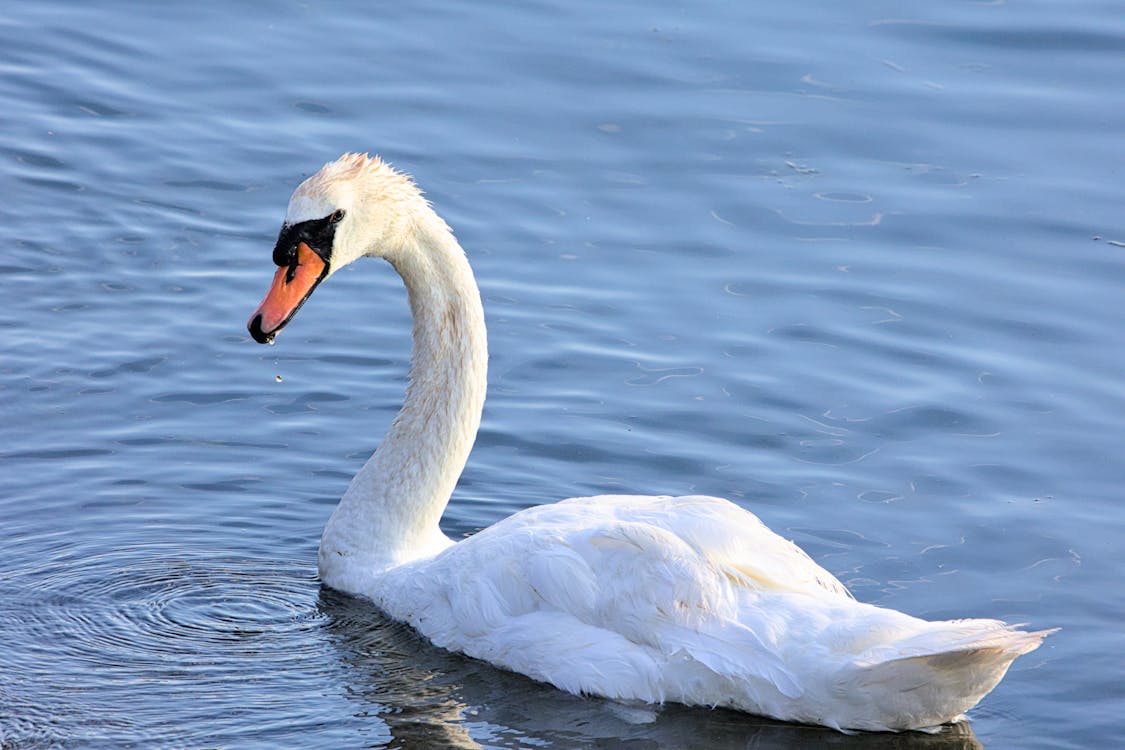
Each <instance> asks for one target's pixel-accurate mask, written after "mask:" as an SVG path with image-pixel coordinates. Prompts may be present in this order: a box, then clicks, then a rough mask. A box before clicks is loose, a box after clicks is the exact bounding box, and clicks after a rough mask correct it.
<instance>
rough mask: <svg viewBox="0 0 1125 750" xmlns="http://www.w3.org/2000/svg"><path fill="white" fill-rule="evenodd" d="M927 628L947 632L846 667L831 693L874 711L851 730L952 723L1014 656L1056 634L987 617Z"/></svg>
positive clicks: (991, 685) (929, 634)
mask: <svg viewBox="0 0 1125 750" xmlns="http://www.w3.org/2000/svg"><path fill="white" fill-rule="evenodd" d="M933 624H934V625H948V626H949V627H948V628H946V629H935V630H933V631H930V632H927V633H923V634H921V635H919V636H915V637H912V638H909V639H906V640H905V641H902V642H899V643H896V644H891V645H890V646H888V647H883V648H881V649H879V650H878V651H879V652H881V653H878V654H874V653H869V654H866V655H865V656H866V657H867V658H862V659H859V660H857V661H856V662H854V663H853V665H852V667H851V668H850V669H849V670H847V672H846V674H845V676H844V679H842V680H841V681H840V683H839V684H838V685H837V691H838V694H839V695H842V696H843V695H846V696H849V697H850V698H852V699H855V700H853V701H852V702H853V703H863V704H866V705H868V706H870V707H871V709H872V710H873V712H872V714H871V716H870V722H869V723H868V725H867V726H861V727H855V728H857V729H868V728H870V729H918V728H923V727H930V726H937V725H940V724H944V723H947V722H951V721H956V720H957V719H959V718H960V717H961V715H962V714H964V712H965V711H968V710H969V709H970V708H972V707H973V706H975V705H976V704H977V703H978V702H980V700H981V699H982V698H983V697H984V696H985V695H987V694H988V693H989V691H991V690H992V689H993V688H994V687H996V684H997V683H999V682H1000V680H1001V678H1003V676H1004V674H1005V673H1006V672H1007V671H1008V667H1009V666H1010V665H1011V663H1012V661H1013V660H1015V658H1016V657H1018V656H1020V655H1022V654H1026V653H1027V652H1029V651H1032V650H1034V649H1036V648H1038V647H1039V644H1040V643H1042V642H1043V639H1044V638H1045V637H1047V636H1048V635H1050V634H1051V633H1053V632H1055V631H1054V630H1039V631H1034V632H1028V631H1024V630H1017V629H1015V628H1013V627H1011V626H1007V625H1004V624H1003V623H998V622H996V621H990V620H978V621H971V620H970V621H954V622H949V623H933ZM943 630H944V632H943ZM974 631H975V632H974ZM887 651H893V652H894V653H895V655H893V656H889V655H888V654H887Z"/></svg>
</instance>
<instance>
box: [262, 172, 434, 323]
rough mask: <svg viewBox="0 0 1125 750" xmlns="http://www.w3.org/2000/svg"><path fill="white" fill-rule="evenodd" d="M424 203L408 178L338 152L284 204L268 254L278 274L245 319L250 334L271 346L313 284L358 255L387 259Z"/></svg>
mask: <svg viewBox="0 0 1125 750" xmlns="http://www.w3.org/2000/svg"><path fill="white" fill-rule="evenodd" d="M426 205H427V204H426V201H425V199H424V198H423V197H422V194H421V192H420V191H419V190H418V188H417V187H415V186H414V183H413V182H411V180H410V178H409V177H407V176H406V175H403V174H400V173H398V172H396V171H395V170H394V169H392V168H391V167H390V166H388V165H387V164H386V163H384V162H383V161H382V160H381V159H379V157H377V156H376V157H370V156H368V155H367V154H345V155H344V156H341V157H340V158H339V159H337V160H336V161H333V162H329V163H328V164H325V165H324V166H323V167H321V169H320V171H319V172H317V173H316V174H314V175H313V176H311V177H309V178H308V179H307V180H305V181H304V182H302V183H301V184H300V185H299V186H297V189H296V190H294V191H293V196H292V197H291V198H290V199H289V210H288V211H287V212H286V215H285V223H284V224H282V225H281V233H280V234H279V235H278V237H277V245H276V246H275V247H274V249H273V262H274V263H276V264H277V266H278V270H277V272H276V273H275V274H274V278H273V283H272V284H271V285H270V289H269V292H267V293H266V297H265V299H263V300H262V304H260V305H259V306H258V309H257V310H255V311H254V313H253V314H252V315H251V316H250V323H249V324H248V326H247V328H249V330H250V335H251V336H253V337H254V340H255V341H257V342H258V343H260V344H265V343H268V342H270V341H272V340H273V337H274V336H276V335H277V333H278V331H280V330H281V329H282V328H284V327H285V326H286V324H287V323H288V322H289V321H290V320H291V319H292V318H293V316H294V315H295V314H296V313H297V310H299V309H300V307H301V305H303V304H304V303H305V300H307V299H308V298H309V297H310V296H311V295H312V293H313V290H315V289H316V288H317V286H318V285H319V284H320V282H322V281H324V280H325V279H326V278H328V277H329V276H331V275H332V274H333V273H335V272H336V271H338V270H339V269H341V268H343V267H344V266H346V265H348V264H349V263H351V262H353V261H355V260H358V259H359V258H361V257H363V256H365V255H369V256H374V257H385V258H389V259H392V260H393V259H394V257H395V256H396V254H398V253H401V252H402V251H403V248H404V247H405V246H406V245H407V244H408V240H409V239H410V236H411V235H412V233H413V231H414V223H415V220H416V219H417V217H418V216H419V215H421V214H422V213H426V212H425V211H420V209H424V207H425V206H426Z"/></svg>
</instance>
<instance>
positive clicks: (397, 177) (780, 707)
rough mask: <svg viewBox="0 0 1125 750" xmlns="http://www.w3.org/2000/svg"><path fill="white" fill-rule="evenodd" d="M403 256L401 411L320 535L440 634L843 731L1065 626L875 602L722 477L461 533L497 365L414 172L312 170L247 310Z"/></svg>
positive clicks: (374, 167)
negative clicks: (711, 487) (450, 532)
mask: <svg viewBox="0 0 1125 750" xmlns="http://www.w3.org/2000/svg"><path fill="white" fill-rule="evenodd" d="M364 257H372V258H381V259H384V260H386V261H388V262H389V263H390V265H391V266H392V267H393V268H394V270H395V271H397V272H398V274H399V275H400V276H401V278H402V281H403V284H404V286H405V287H406V292H407V297H408V299H409V304H410V310H411V313H412V318H413V331H412V336H413V347H412V353H411V361H410V375H409V380H408V384H407V388H406V394H405V397H404V400H403V404H402V407H401V410H400V411H399V412H398V415H397V416H396V417H395V418H394V420H393V421H392V423H391V425H390V427H389V428H388V430H387V432H386V434H385V436H384V437H383V440H382V441H381V443H380V444H379V446H378V448H377V449H376V450H375V452H374V453H373V455H372V456H371V457H370V459H368V460H367V462H366V463H364V465H363V466H362V468H361V469H360V470H359V471H358V473H356V475H355V476H354V478H353V479H352V480H351V483H350V484H349V485H348V488H347V490H346V491H345V492H344V495H343V497H342V498H341V500H340V502H339V504H338V505H337V506H336V508H335V510H334V511H333V512H332V514H331V517H330V518H329V520H328V522H327V525H326V526H325V528H324V532H323V535H322V537H321V540H320V548H319V554H318V568H319V573H320V580H321V582H322V583H323V584H324V585H325V586H328V587H330V588H332V589H336V590H338V591H341V592H344V593H346V594H350V595H353V596H358V597H365V598H367V599H369V600H370V601H371V602H373V603H374V605H375V606H376V607H378V608H379V609H380V610H382V611H383V612H384V613H385V614H386V615H387V616H389V617H390V618H392V619H395V620H398V621H401V622H405V623H408V624H409V625H411V626H412V627H413V628H414V629H416V630H417V631H418V632H419V633H421V634H422V635H423V636H424V637H425V638H427V639H428V640H429V641H431V642H432V643H434V644H435V645H437V646H439V647H442V648H445V649H448V650H450V651H453V652H459V653H461V654H464V655H466V656H468V657H472V658H475V659H479V660H483V661H485V662H488V663H490V664H492V665H494V666H497V667H500V668H503V669H506V670H510V671H513V672H517V673H521V674H523V675H526V676H528V677H530V678H532V679H534V680H538V681H541V682H545V683H549V684H551V685H554V686H555V687H557V688H559V689H561V690H564V691H567V692H570V693H574V694H580V695H588V696H598V697H602V698H605V699H609V700H616V701H625V702H632V701H636V702H644V703H651V704H662V703H664V702H678V703H683V704H688V705H697V706H709V707H726V708H731V709H735V710H740V711H744V712H747V713H751V714H757V715H765V716H769V717H773V718H776V719H780V720H783V721H791V722H799V723H805V724H818V725H823V726H826V727H831V728H834V729H837V730H841V731H853V730H867V731H904V730H927V731H935V730H936V729H937V728H939V727H940V726H942V725H944V724H947V723H955V722H959V721H963V720H964V718H965V717H964V713H965V712H966V711H967V710H969V709H970V708H972V707H973V706H975V705H976V704H977V703H978V702H979V701H980V700H981V699H982V698H983V697H984V696H985V695H986V694H987V693H988V692H990V691H991V690H992V689H993V688H994V687H995V686H996V685H997V683H998V682H999V681H1000V679H1001V678H1002V677H1003V676H1004V674H1005V673H1006V672H1007V670H1008V667H1009V665H1010V664H1011V663H1012V661H1013V660H1014V659H1015V658H1016V657H1018V656H1020V655H1022V654H1026V653H1028V652H1029V651H1032V650H1033V649H1035V648H1037V647H1038V646H1039V645H1040V644H1041V642H1042V641H1043V639H1044V637H1046V636H1047V635H1048V634H1050V633H1052V632H1054V631H1053V630H1039V631H1028V630H1025V629H1023V626H1020V625H1015V626H1013V625H1008V624H1006V623H1004V622H1002V621H999V620H994V619H962V620H947V621H926V620H923V619H919V618H917V617H913V616H911V615H908V614H905V613H903V612H899V611H896V610H893V609H889V608H883V607H879V606H876V605H873V604H867V603H863V602H860V601H857V600H856V599H855V598H854V597H853V595H852V594H851V593H850V592H849V590H848V589H847V587H846V586H845V585H844V584H843V583H841V582H840V581H839V580H838V579H837V578H836V577H835V576H833V575H832V574H831V573H830V572H828V571H827V570H825V569H824V568H822V567H821V566H820V565H818V564H817V563H816V562H814V561H813V560H812V558H811V557H809V556H808V555H807V554H806V553H805V552H804V551H803V550H801V548H800V547H798V546H797V545H796V544H794V543H793V542H791V541H789V540H787V539H785V538H783V537H781V536H779V535H778V534H776V533H774V532H773V531H771V530H770V529H769V528H767V527H766V525H765V524H763V523H762V522H761V521H760V520H759V519H758V518H757V516H755V515H754V514H753V513H751V512H750V511H749V510H746V509H745V508H743V507H741V506H739V505H737V504H735V503H732V502H730V501H728V500H724V499H721V498H717V497H708V496H702V495H694V496H685V497H671V496H647V495H599V496H594V497H581V498H571V499H567V500H562V501H559V502H556V503H550V504H546V505H540V506H535V507H529V508H526V509H524V510H520V511H519V512H517V513H514V514H513V515H511V516H509V517H507V518H504V519H502V520H500V521H498V522H497V523H495V524H494V525H492V526H490V527H488V528H485V529H483V530H482V531H479V532H477V533H475V534H473V535H471V536H468V537H467V538H464V539H461V540H460V541H456V542H455V541H453V540H451V539H450V538H449V537H447V536H446V535H445V534H444V533H443V532H442V531H441V529H440V527H439V521H440V519H441V516H442V514H443V512H444V511H445V508H446V506H447V505H448V503H449V500H450V496H451V495H452V493H453V490H454V487H455V485H456V483H457V480H458V478H459V477H460V475H461V472H462V471H463V469H464V467H465V464H466V462H467V460H468V457H469V453H470V451H471V449H472V446H473V442H474V440H475V439H476V434H477V430H478V428H479V426H480V421H481V413H482V409H483V405H484V400H485V390H486V385H487V369H488V345H487V340H486V329H485V318H484V309H483V304H482V301H481V296H480V291H479V288H478V286H477V284H476V280H475V278H474V275H473V271H472V269H471V267H470V265H469V261H468V258H467V257H466V254H465V251H464V250H463V249H462V247H461V245H460V244H459V243H458V241H457V240H456V239H455V237H454V234H453V232H452V230H451V229H450V227H449V226H448V224H446V222H445V221H444V220H443V219H442V218H441V217H440V216H439V215H438V214H437V213H436V212H435V211H434V209H433V207H432V205H431V204H430V202H429V201H428V200H427V199H426V198H425V197H424V195H423V194H422V192H421V190H420V189H419V188H418V187H417V186H416V184H415V183H414V181H413V179H412V178H411V177H410V176H409V175H407V174H405V173H402V172H399V171H398V170H396V169H395V168H393V167H392V166H391V165H390V164H388V163H387V162H385V161H383V160H382V159H381V158H380V157H378V156H369V155H368V154H360V153H348V154H344V155H343V156H341V157H340V158H338V159H336V160H335V161H331V162H329V163H327V164H325V165H324V166H323V167H322V168H321V169H320V170H319V171H317V172H316V173H314V174H312V175H311V176H310V177H308V178H307V179H305V180H304V181H303V182H301V183H300V185H299V186H298V187H297V188H296V189H295V190H294V192H293V194H292V196H291V198H290V200H289V204H288V208H287V212H286V216H285V220H284V222H283V224H282V227H281V231H280V233H279V235H278V239H277V243H276V245H275V247H274V251H273V261H274V264H275V265H276V266H277V270H276V271H275V273H274V278H273V281H272V284H271V285H270V287H269V290H268V292H267V294H266V296H265V298H264V299H263V300H262V302H261V304H260V305H259V306H258V308H257V309H256V310H255V311H254V312H253V313H252V315H251V317H250V320H249V323H248V326H247V327H248V330H249V332H250V334H251V336H252V338H253V339H254V340H255V341H257V342H259V343H272V342H273V340H274V337H275V336H277V334H278V332H279V331H281V330H282V329H283V328H284V327H285V326H286V325H287V324H288V323H289V322H290V321H291V320H292V319H293V316H294V315H295V314H296V313H297V311H298V310H299V309H300V308H301V306H302V305H303V304H304V303H305V302H306V301H307V300H308V299H309V297H310V295H312V293H313V292H314V290H315V289H316V288H317V287H318V286H319V285H320V284H321V283H322V282H324V281H325V280H326V279H327V278H328V277H330V276H331V275H332V274H333V273H335V272H336V271H338V270H340V269H341V268H343V267H344V266H346V265H348V264H350V263H352V262H354V261H357V260H359V259H360V258H364Z"/></svg>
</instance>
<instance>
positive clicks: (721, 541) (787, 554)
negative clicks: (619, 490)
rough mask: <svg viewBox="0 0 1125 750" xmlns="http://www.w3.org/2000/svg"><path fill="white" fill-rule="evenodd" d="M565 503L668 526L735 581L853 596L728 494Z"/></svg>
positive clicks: (621, 497)
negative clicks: (597, 506)
mask: <svg viewBox="0 0 1125 750" xmlns="http://www.w3.org/2000/svg"><path fill="white" fill-rule="evenodd" d="M565 503H597V504H600V505H605V506H608V507H612V508H614V509H615V511H616V515H617V516H618V517H621V518H627V519H629V520H636V521H641V522H644V523H648V524H651V525H654V526H657V527H659V528H663V529H665V530H667V531H670V532H671V533H673V534H675V535H676V536H677V537H678V538H680V539H681V540H682V541H683V542H684V543H685V544H687V545H688V546H689V547H691V548H692V549H693V550H695V551H696V552H697V553H698V554H700V555H703V556H704V557H706V558H707V559H708V560H709V561H710V562H712V563H713V564H715V565H716V566H718V567H719V568H720V569H721V570H722V571H723V572H724V574H725V575H727V576H729V577H731V578H732V579H733V581H734V582H735V583H736V584H737V585H739V586H744V587H747V588H752V589H755V590H758V591H773V592H791V593H803V594H810V595H813V596H824V595H825V594H828V595H832V596H844V597H847V598H849V599H850V598H852V594H851V592H850V591H848V589H847V587H846V586H844V584H843V583H841V582H840V581H839V580H837V578H836V577H835V576H833V575H832V574H831V573H829V572H828V571H827V570H825V569H824V568H822V567H820V566H819V565H817V564H816V563H815V562H814V561H813V559H812V558H810V557H809V556H808V555H807V554H806V553H805V551H804V550H802V549H801V548H800V547H798V546H797V545H796V544H794V543H793V542H791V541H789V540H787V539H785V538H783V537H781V536H779V535H777V534H775V533H774V532H773V531H771V530H770V529H769V528H768V527H767V526H766V525H765V524H763V523H762V522H761V521H760V520H759V519H758V517H757V516H755V515H754V514H753V513H750V512H749V511H747V510H745V509H744V508H741V507H739V506H737V505H735V504H734V503H732V502H730V501H729V500H724V499H722V498H718V497H709V496H706V495H688V496H684V497H643V496H632V495H603V496H600V497H593V498H576V499H574V500H567V501H564V504H565Z"/></svg>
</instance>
